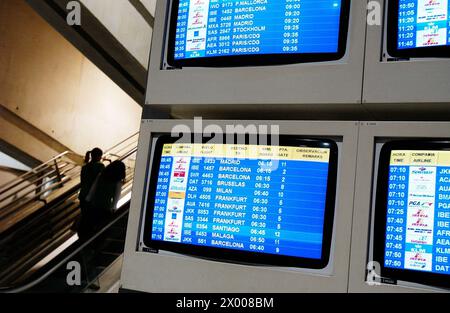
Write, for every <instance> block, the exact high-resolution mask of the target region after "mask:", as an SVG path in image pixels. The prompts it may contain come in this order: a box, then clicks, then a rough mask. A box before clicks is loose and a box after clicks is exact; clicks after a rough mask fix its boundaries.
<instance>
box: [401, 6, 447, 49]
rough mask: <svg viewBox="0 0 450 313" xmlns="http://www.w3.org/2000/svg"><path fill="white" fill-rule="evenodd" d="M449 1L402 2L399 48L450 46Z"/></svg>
mask: <svg viewBox="0 0 450 313" xmlns="http://www.w3.org/2000/svg"><path fill="white" fill-rule="evenodd" d="M449 13H450V1H449V0H400V1H399V16H398V48H399V49H411V48H425V47H435V46H445V45H450V15H449Z"/></svg>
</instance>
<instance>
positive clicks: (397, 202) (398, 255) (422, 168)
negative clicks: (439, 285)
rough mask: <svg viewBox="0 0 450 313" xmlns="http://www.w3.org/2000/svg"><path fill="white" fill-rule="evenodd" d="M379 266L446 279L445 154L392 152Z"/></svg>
mask: <svg viewBox="0 0 450 313" xmlns="http://www.w3.org/2000/svg"><path fill="white" fill-rule="evenodd" d="M388 185H389V186H388V205H387V220H386V232H385V234H386V238H385V252H384V265H385V267H388V268H393V269H406V270H413V271H421V272H429V273H437V274H446V275H448V274H450V263H449V256H450V151H425V150H393V151H392V152H391V159H390V165H389V181H388Z"/></svg>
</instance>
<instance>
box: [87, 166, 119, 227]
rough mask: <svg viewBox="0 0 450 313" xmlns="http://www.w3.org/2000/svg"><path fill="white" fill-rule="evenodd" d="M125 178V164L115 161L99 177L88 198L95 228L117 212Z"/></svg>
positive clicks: (91, 220)
mask: <svg viewBox="0 0 450 313" xmlns="http://www.w3.org/2000/svg"><path fill="white" fill-rule="evenodd" d="M125 176H126V166H125V164H124V163H123V162H122V161H114V162H112V163H111V164H110V165H108V166H107V167H106V168H105V170H104V171H103V172H102V173H101V174H100V175H99V176H98V177H97V179H96V181H95V183H94V185H93V186H92V188H91V190H90V191H89V194H88V195H87V197H86V200H87V202H88V207H89V211H90V212H89V216H90V222H91V224H92V225H93V226H94V228H97V227H98V226H101V224H102V223H103V222H104V221H106V220H107V219H108V218H109V217H110V216H111V215H112V214H113V213H114V211H115V210H116V207H117V202H118V201H119V199H120V193H121V191H122V186H123V183H124V180H125Z"/></svg>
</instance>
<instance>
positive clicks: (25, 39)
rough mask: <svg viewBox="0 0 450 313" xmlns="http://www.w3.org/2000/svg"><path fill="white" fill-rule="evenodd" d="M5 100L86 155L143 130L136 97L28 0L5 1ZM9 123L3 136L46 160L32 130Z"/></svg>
mask: <svg viewBox="0 0 450 313" xmlns="http://www.w3.org/2000/svg"><path fill="white" fill-rule="evenodd" d="M0 105H1V106H3V107H5V108H6V109H7V110H9V111H11V112H14V113H15V114H17V115H18V117H19V118H20V119H23V120H24V121H26V122H28V123H30V124H32V125H33V126H35V127H36V128H38V129H39V130H41V131H42V132H44V133H45V134H47V135H48V136H50V137H52V138H53V139H55V140H56V141H59V142H61V143H62V145H63V146H65V147H68V148H69V149H71V150H73V151H74V152H76V153H78V154H82V155H83V154H84V152H85V151H86V150H88V149H91V148H92V147H94V146H100V147H102V148H104V149H106V148H108V147H111V146H113V145H114V144H115V143H117V142H118V141H120V140H122V139H125V138H126V137H128V136H129V135H131V134H132V133H135V132H137V131H138V128H139V123H140V115H141V107H140V106H139V105H138V104H137V103H136V102H134V101H133V100H132V99H131V98H130V97H129V96H128V95H127V94H126V93H125V92H123V91H122V90H121V89H120V88H119V87H117V85H115V84H114V83H113V82H112V81H111V80H110V79H109V78H108V77H107V76H106V75H105V74H103V72H101V71H100V70H99V69H98V68H97V67H95V65H93V64H92V63H91V62H90V61H89V60H87V59H86V58H85V57H84V56H83V55H82V54H81V53H80V52H79V51H78V50H76V49H75V48H74V47H73V46H72V45H71V44H70V43H69V42H67V41H66V40H65V39H64V38H63V37H62V36H61V35H60V34H59V33H57V32H56V31H55V30H54V29H52V28H51V27H50V26H49V25H48V24H47V23H46V22H45V21H44V20H43V19H42V18H41V17H40V16H38V15H37V14H36V13H35V12H34V11H33V10H32V9H31V8H30V7H29V6H28V5H27V4H26V3H25V2H24V1H23V0H0ZM0 112H1V111H0ZM0 118H4V114H3V113H2V116H0ZM7 124H8V123H4V122H2V123H1V124H0V135H1V138H2V139H4V140H5V141H7V142H9V143H10V144H12V145H14V146H17V147H18V148H19V149H22V150H23V151H25V150H28V151H26V152H27V153H30V155H32V156H34V157H36V158H37V159H40V160H43V158H44V157H46V156H47V155H48V154H49V152H48V153H44V154H45V155H46V156H43V155H42V153H39V151H41V150H42V149H41V148H39V147H36V148H35V149H30V148H29V147H27V146H28V145H29V144H31V139H30V138H28V139H30V140H27V137H30V135H31V136H32V134H20V135H19V136H16V132H17V131H18V130H17V127H16V128H14V127H12V125H11V127H8V125H7ZM12 141H14V142H12ZM24 141H25V142H24ZM57 152H59V151H57ZM40 154H41V155H40Z"/></svg>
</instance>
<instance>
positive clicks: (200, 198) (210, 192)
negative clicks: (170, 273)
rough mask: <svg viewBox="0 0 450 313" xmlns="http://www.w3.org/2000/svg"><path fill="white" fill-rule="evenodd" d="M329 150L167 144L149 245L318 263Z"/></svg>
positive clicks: (161, 165) (163, 156)
mask: <svg viewBox="0 0 450 313" xmlns="http://www.w3.org/2000/svg"><path fill="white" fill-rule="evenodd" d="M329 157H330V151H329V149H322V148H305V147H272V146H251V145H242V146H240V145H221V144H211V145H209V144H207V145H204V144H167V145H164V148H163V153H162V158H161V164H160V169H159V176H158V183H157V190H156V197H155V205H154V213H153V221H152V222H153V223H152V226H153V227H152V240H160V241H168V242H176V243H183V244H189V245H197V246H208V247H215V248H227V249H237V250H242V251H249V252H260V253H268V254H277V255H287V256H294V257H304V258H313V259H320V258H321V255H322V239H323V227H324V216H325V201H326V193H327V179H328V161H329Z"/></svg>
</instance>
